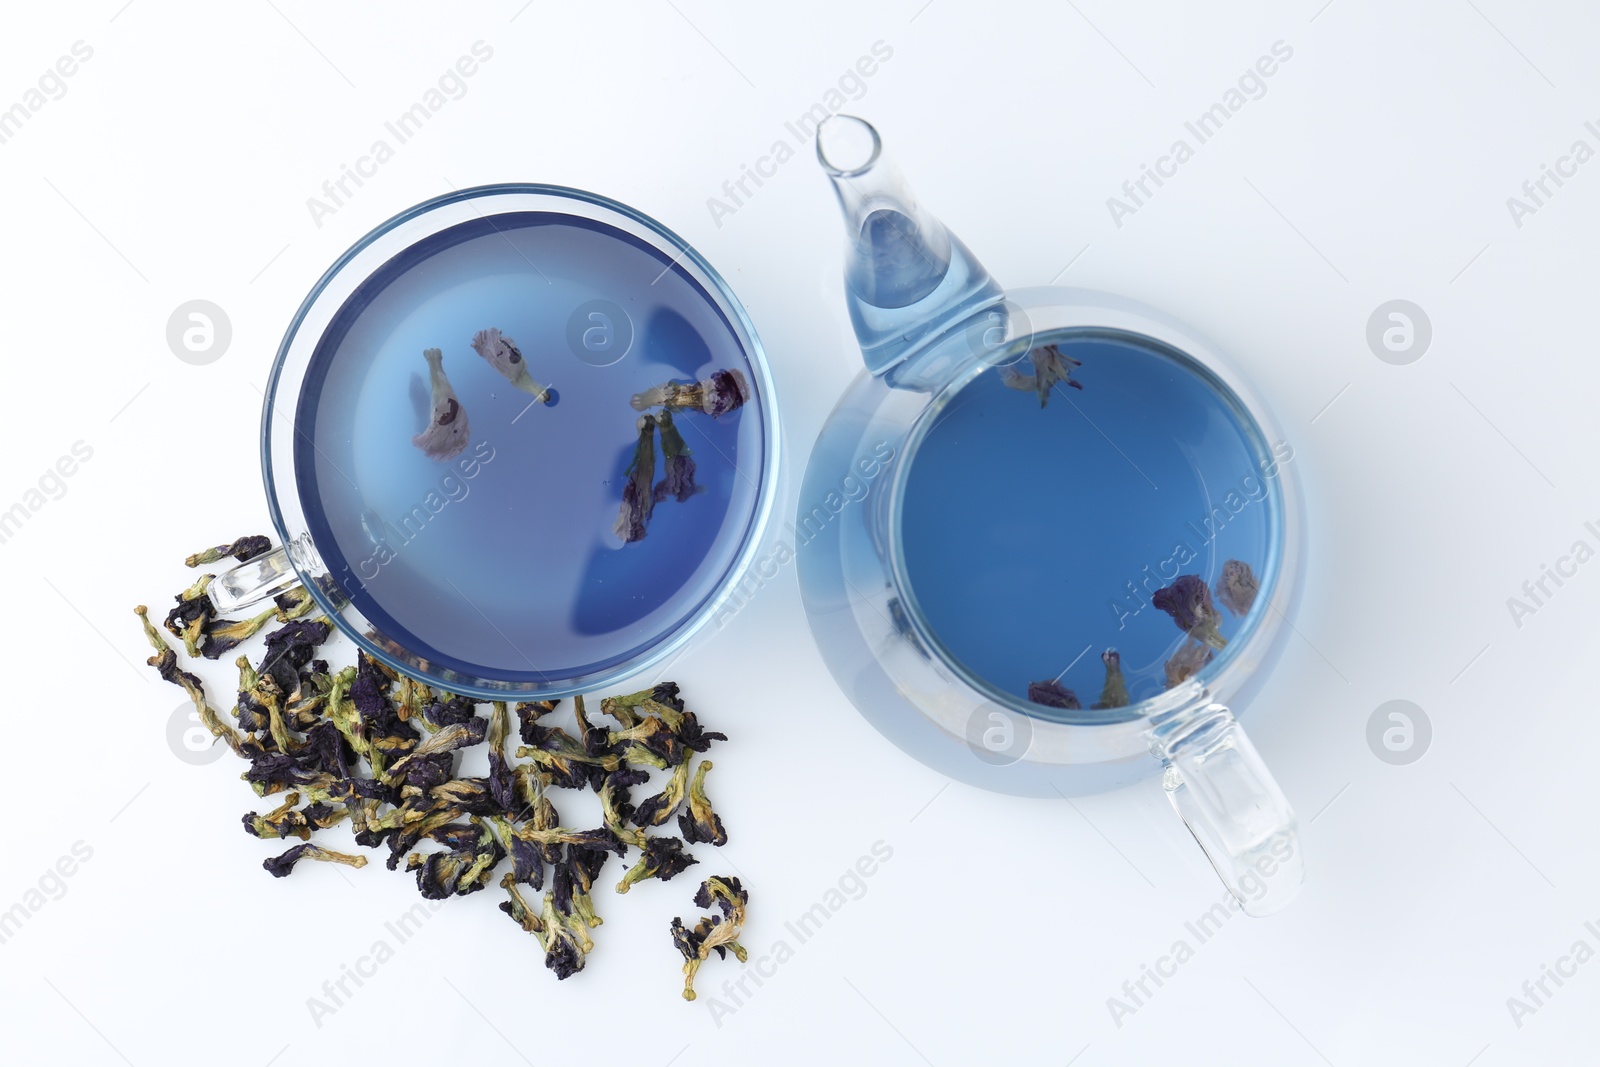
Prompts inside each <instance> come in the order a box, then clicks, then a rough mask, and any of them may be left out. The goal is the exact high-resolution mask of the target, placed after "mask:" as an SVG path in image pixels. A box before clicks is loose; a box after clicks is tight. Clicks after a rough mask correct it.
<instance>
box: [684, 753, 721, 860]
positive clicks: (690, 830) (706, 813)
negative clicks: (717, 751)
mask: <svg viewBox="0 0 1600 1067" xmlns="http://www.w3.org/2000/svg"><path fill="white" fill-rule="evenodd" d="M710 770H711V761H710V760H705V759H703V760H701V761H700V766H698V767H696V768H695V772H694V780H693V781H691V782H690V783H689V805H688V807H686V808H685V809H684V810H683V811H681V812H679V813H678V829H679V830H680V831H681V832H682V833H683V839H684V840H685V841H687V842H688V843H689V844H691V845H693V844H699V843H701V842H705V843H706V844H710V845H716V846H717V847H719V848H720V847H721V846H723V845H726V844H727V843H728V831H727V830H725V829H723V827H722V819H721V817H719V816H718V815H717V813H716V812H714V811H712V810H711V800H710V799H709V798H708V797H707V796H706V772H708V771H710Z"/></svg>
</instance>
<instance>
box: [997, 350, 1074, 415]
mask: <svg viewBox="0 0 1600 1067" xmlns="http://www.w3.org/2000/svg"><path fill="white" fill-rule="evenodd" d="M1028 362H1029V363H1031V364H1032V365H1033V373H1031V374H1024V373H1023V372H1022V371H1020V370H1018V369H1017V367H1016V364H1009V365H1007V366H1004V367H1001V368H1000V380H1001V382H1003V383H1004V384H1005V385H1006V386H1007V387H1008V388H1011V389H1020V390H1023V391H1027V392H1033V393H1037V394H1038V396H1039V406H1040V407H1044V406H1045V405H1046V404H1048V403H1049V402H1050V391H1051V390H1052V389H1054V388H1055V385H1056V383H1057V382H1060V383H1061V384H1062V385H1067V386H1070V387H1072V388H1073V389H1082V388H1083V383H1082V382H1078V381H1074V380H1073V378H1072V371H1073V368H1075V367H1081V366H1083V361H1082V360H1078V359H1073V358H1072V357H1071V356H1069V355H1067V354H1066V353H1065V352H1063V351H1061V349H1060V348H1058V347H1056V346H1055V345H1040V346H1039V347H1037V348H1035V349H1033V350H1032V351H1031V352H1029V353H1028Z"/></svg>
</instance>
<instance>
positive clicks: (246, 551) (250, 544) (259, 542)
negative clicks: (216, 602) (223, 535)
mask: <svg viewBox="0 0 1600 1067" xmlns="http://www.w3.org/2000/svg"><path fill="white" fill-rule="evenodd" d="M271 548H272V542H271V541H270V540H268V539H267V538H266V537H265V536H263V535H262V534H254V535H252V536H249V537H241V538H239V539H238V540H237V541H234V542H233V543H232V544H227V545H217V546H216V547H215V548H206V549H202V550H201V551H199V552H196V553H195V554H194V555H192V556H190V557H188V558H187V559H185V560H184V561H183V565H184V566H185V567H201V566H204V565H205V564H207V563H216V562H217V561H218V560H223V559H227V558H228V557H229V556H232V557H233V558H234V559H236V560H238V561H239V562H240V563H246V562H248V561H250V560H252V559H255V558H256V557H257V556H259V555H262V554H263V553H265V552H266V551H268V550H269V549H271Z"/></svg>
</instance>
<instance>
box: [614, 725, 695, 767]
mask: <svg viewBox="0 0 1600 1067" xmlns="http://www.w3.org/2000/svg"><path fill="white" fill-rule="evenodd" d="M610 745H611V749H612V751H620V752H623V753H626V754H629V755H628V757H627V758H629V760H630V761H635V760H634V756H642V755H643V753H650V754H651V755H653V756H654V757H655V759H652V760H650V761H649V762H650V763H651V764H652V765H653V764H655V763H656V761H657V760H659V761H660V763H661V764H662V765H664V766H668V767H676V766H677V765H678V764H680V763H682V762H683V761H684V758H685V757H686V755H687V753H686V752H685V750H684V747H683V742H682V741H680V740H679V739H678V736H677V735H676V734H675V733H673V731H672V728H671V727H670V726H668V725H667V724H666V722H665V721H664V720H662V719H658V718H656V717H655V716H654V715H650V716H646V717H645V718H643V719H641V720H640V721H639V723H638V725H636V726H630V727H629V728H628V729H626V730H613V731H611V734H610Z"/></svg>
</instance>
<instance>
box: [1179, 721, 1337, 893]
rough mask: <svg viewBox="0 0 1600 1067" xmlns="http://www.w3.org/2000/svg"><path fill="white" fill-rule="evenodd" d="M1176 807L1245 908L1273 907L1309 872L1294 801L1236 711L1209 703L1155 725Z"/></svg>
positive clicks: (1224, 882) (1294, 888)
mask: <svg viewBox="0 0 1600 1067" xmlns="http://www.w3.org/2000/svg"><path fill="white" fill-rule="evenodd" d="M1150 740H1151V750H1152V751H1153V752H1154V753H1155V755H1156V757H1157V758H1159V759H1160V760H1161V761H1162V764H1163V765H1164V766H1165V768H1166V772H1165V773H1164V774H1163V775H1162V785H1163V787H1164V788H1165V789H1166V791H1167V798H1168V799H1169V800H1171V801H1172V807H1173V809H1174V810H1176V811H1177V813H1178V815H1179V816H1180V817H1181V818H1182V819H1183V821H1184V824H1185V825H1186V826H1188V827H1189V832H1190V833H1192V834H1194V839H1195V840H1196V841H1197V842H1199V844H1200V847H1201V848H1202V849H1204V850H1205V854H1206V858H1207V859H1209V860H1210V861H1211V866H1212V867H1214V868H1216V871H1217V874H1218V876H1220V877H1221V878H1222V882H1223V884H1224V885H1226V886H1227V887H1228V892H1230V893H1231V894H1233V897H1234V899H1235V900H1237V901H1238V902H1239V908H1240V910H1242V911H1243V912H1244V913H1245V914H1246V915H1256V916H1260V915H1271V914H1272V913H1273V912H1275V911H1278V910H1279V909H1280V908H1282V907H1283V906H1284V905H1286V904H1288V903H1289V901H1290V900H1292V899H1294V896H1295V894H1296V893H1298V892H1299V891H1300V884H1301V882H1302V881H1303V880H1304V876H1305V861H1304V853H1303V851H1302V849H1301V843H1300V836H1299V830H1298V824H1297V823H1296V821H1295V815H1294V809H1293V808H1291V807H1290V806H1289V801H1288V798H1286V797H1285V796H1284V795H1283V790H1281V789H1279V788H1278V783H1277V782H1276V781H1274V780H1273V777H1272V773H1271V772H1270V771H1268V770H1267V766H1266V764H1265V763H1263V762H1262V759H1261V756H1260V754H1259V753H1257V752H1256V748H1255V746H1254V745H1252V744H1251V743H1250V739H1249V738H1248V737H1246V736H1245V732H1244V729H1243V728H1242V727H1241V726H1240V725H1239V723H1238V721H1237V720H1236V719H1235V718H1234V717H1233V713H1232V712H1231V711H1229V710H1228V709H1227V708H1225V707H1223V706H1222V705H1221V704H1210V705H1207V706H1206V707H1204V708H1202V709H1201V710H1200V711H1199V713H1198V714H1196V715H1195V716H1193V717H1192V718H1186V719H1185V721H1183V722H1182V723H1181V724H1179V725H1177V726H1176V728H1171V725H1170V724H1169V726H1168V727H1165V728H1161V729H1158V730H1156V731H1152V733H1151V738H1150Z"/></svg>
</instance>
